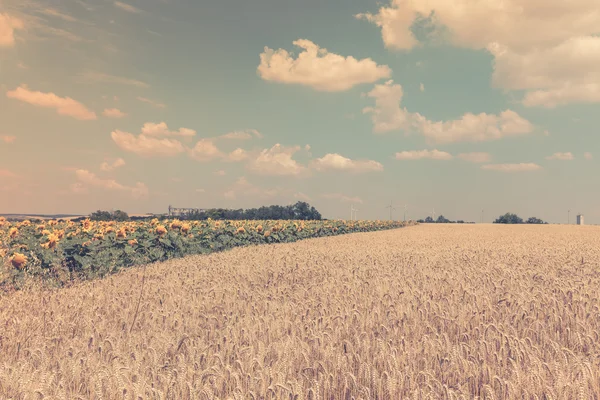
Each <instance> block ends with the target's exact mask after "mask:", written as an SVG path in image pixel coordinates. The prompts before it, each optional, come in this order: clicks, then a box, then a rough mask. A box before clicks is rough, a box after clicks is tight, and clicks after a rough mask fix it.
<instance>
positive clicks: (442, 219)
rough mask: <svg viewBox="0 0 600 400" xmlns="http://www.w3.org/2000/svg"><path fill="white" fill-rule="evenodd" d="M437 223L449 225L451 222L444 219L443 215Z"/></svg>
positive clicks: (438, 218)
mask: <svg viewBox="0 0 600 400" xmlns="http://www.w3.org/2000/svg"><path fill="white" fill-rule="evenodd" d="M435 222H436V223H437V224H447V223H449V222H450V220H449V219H447V218H446V217H444V216H443V215H440V216H439V217H437V219H436V220H435Z"/></svg>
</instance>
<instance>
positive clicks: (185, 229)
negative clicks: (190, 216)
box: [181, 223, 191, 233]
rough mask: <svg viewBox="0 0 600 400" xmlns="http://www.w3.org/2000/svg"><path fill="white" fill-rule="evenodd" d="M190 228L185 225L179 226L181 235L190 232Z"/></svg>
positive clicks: (188, 225)
mask: <svg viewBox="0 0 600 400" xmlns="http://www.w3.org/2000/svg"><path fill="white" fill-rule="evenodd" d="M190 229H191V227H190V224H188V223H185V224H181V233H188V232H189V231H190Z"/></svg>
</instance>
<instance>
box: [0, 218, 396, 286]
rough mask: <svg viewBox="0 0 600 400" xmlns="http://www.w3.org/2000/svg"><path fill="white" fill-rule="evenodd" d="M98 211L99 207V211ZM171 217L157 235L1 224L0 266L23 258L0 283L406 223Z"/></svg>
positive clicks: (131, 226) (115, 226) (130, 229)
mask: <svg viewBox="0 0 600 400" xmlns="http://www.w3.org/2000/svg"><path fill="white" fill-rule="evenodd" d="M309 212H310V209H309ZM103 215H104V214H101V212H100V214H99V216H100V217H102V216H103ZM172 222H173V220H171V221H168V220H167V221H164V226H165V227H166V232H162V234H159V233H157V229H156V228H157V224H158V223H160V222H158V221H155V222H152V221H145V222H121V223H115V222H96V223H91V224H90V223H89V222H88V223H87V225H86V222H83V223H73V222H64V223H58V224H57V225H53V226H44V227H39V226H36V225H35V224H30V225H21V226H18V232H19V233H18V234H17V235H16V236H15V237H8V235H6V233H7V232H8V229H9V228H4V229H5V230H4V232H3V231H2V229H0V237H2V234H3V233H4V236H5V237H6V239H3V240H6V241H5V242H4V243H5V244H6V248H7V249H8V253H7V254H6V256H5V259H4V261H5V262H6V264H5V265H9V264H10V263H9V262H8V259H9V258H10V257H11V256H12V255H14V254H15V253H21V254H24V255H25V256H26V257H27V259H28V261H27V265H26V267H25V268H24V269H17V268H10V270H9V276H8V277H7V276H4V277H2V279H0V286H2V285H5V284H7V283H10V284H11V286H12V287H16V288H18V287H19V285H20V283H19V282H22V281H23V280H24V278H25V276H32V277H36V278H40V279H41V280H42V281H44V282H50V283H51V284H53V285H56V286H61V285H64V284H65V283H67V282H69V281H72V280H84V279H92V278H95V277H103V276H106V275H108V274H112V273H115V272H117V271H119V270H120V269H122V268H127V267H130V266H133V265H140V264H145V263H150V262H155V261H165V260H167V259H171V258H177V257H183V256H186V255H190V254H207V253H211V252H214V251H222V250H227V249H231V248H233V247H237V246H247V245H254V244H263V243H288V242H295V241H297V240H301V239H307V238H313V237H324V236H333V235H340V234H345V233H352V232H369V231H377V230H385V229H394V228H400V227H403V226H405V225H406V224H403V223H402V222H398V221H383V222H379V221H360V222H355V221H338V220H336V221H317V220H309V221H306V220H296V221H293V220H286V221H252V222H249V221H245V222H237V221H196V222H189V223H186V225H187V226H186V227H185V231H184V230H182V229H183V228H182V223H181V221H179V222H178V225H174V224H172ZM259 226H260V228H259ZM59 232H60V234H61V239H60V240H59V241H58V242H57V243H56V244H55V245H54V246H52V247H50V248H47V247H45V246H47V244H48V243H49V241H50V239H51V237H56V236H55V235H57V234H58V233H59ZM119 232H120V233H119ZM0 250H1V249H0ZM0 261H2V257H0ZM0 265H1V263H0Z"/></svg>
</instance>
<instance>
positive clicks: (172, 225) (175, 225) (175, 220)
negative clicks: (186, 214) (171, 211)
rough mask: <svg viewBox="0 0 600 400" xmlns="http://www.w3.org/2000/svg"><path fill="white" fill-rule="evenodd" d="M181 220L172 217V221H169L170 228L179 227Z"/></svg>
mask: <svg viewBox="0 0 600 400" xmlns="http://www.w3.org/2000/svg"><path fill="white" fill-rule="evenodd" d="M181 225H182V222H181V221H180V220H178V219H174V220H173V222H171V229H179V228H181Z"/></svg>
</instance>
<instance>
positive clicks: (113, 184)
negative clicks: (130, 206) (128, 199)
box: [75, 169, 148, 198]
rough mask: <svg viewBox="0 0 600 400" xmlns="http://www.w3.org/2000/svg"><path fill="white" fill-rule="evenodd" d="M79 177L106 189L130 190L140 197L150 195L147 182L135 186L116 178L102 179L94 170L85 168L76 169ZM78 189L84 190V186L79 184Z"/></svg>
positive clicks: (83, 180) (91, 184)
mask: <svg viewBox="0 0 600 400" xmlns="http://www.w3.org/2000/svg"><path fill="white" fill-rule="evenodd" d="M75 176H76V177H77V179H78V180H79V181H80V182H81V183H84V184H87V185H89V186H94V187H98V188H102V189H105V190H114V191H122V192H129V193H130V194H131V195H133V197H136V198H140V197H146V196H147V195H148V188H147V187H146V185H145V184H143V183H141V182H138V183H136V184H135V186H125V185H122V184H120V183H119V182H117V181H115V180H114V179H101V178H98V177H97V176H96V174H94V173H93V172H90V171H88V170H85V169H78V170H76V171H75ZM78 189H80V190H82V189H83V187H82V186H78Z"/></svg>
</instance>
